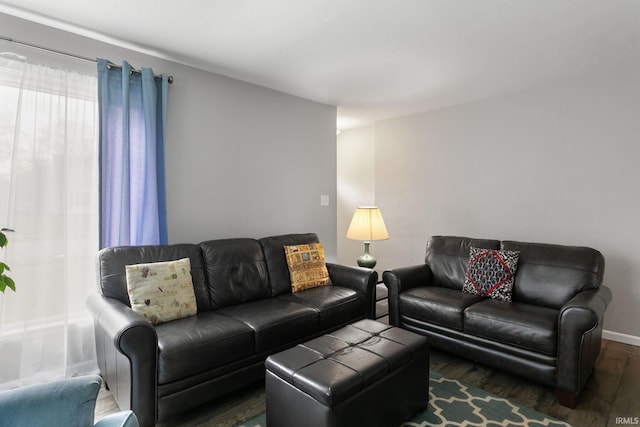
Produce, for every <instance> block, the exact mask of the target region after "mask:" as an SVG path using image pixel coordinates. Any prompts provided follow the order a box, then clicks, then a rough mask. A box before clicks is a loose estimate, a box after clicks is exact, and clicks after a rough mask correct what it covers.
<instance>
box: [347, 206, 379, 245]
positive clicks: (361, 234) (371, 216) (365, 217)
mask: <svg viewBox="0 0 640 427" xmlns="http://www.w3.org/2000/svg"><path fill="white" fill-rule="evenodd" d="M347 237H348V238H349V239H353V240H362V241H365V242H370V241H372V240H386V239H388V238H389V233H388V232H387V227H386V226H385V225H384V220H383V219H382V214H381V213H380V209H378V208H377V207H375V206H363V207H358V208H356V211H355V212H354V214H353V218H352V219H351V225H349V229H348V230H347Z"/></svg>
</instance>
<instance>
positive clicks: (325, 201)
mask: <svg viewBox="0 0 640 427" xmlns="http://www.w3.org/2000/svg"><path fill="white" fill-rule="evenodd" d="M320 206H329V195H328V194H321V195H320Z"/></svg>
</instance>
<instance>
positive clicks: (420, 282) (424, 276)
mask: <svg viewBox="0 0 640 427" xmlns="http://www.w3.org/2000/svg"><path fill="white" fill-rule="evenodd" d="M432 279H433V273H432V272H431V267H429V265H428V264H419V265H412V266H409V267H401V268H395V269H393V270H387V271H385V272H384V273H382V281H383V282H384V284H385V286H386V287H387V289H388V290H389V294H388V298H389V324H391V325H393V326H400V307H399V299H400V294H401V293H402V292H403V291H406V290H407V289H411V288H415V287H418V286H429V285H430V284H431V282H432Z"/></svg>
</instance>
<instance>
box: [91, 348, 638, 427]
mask: <svg viewBox="0 0 640 427" xmlns="http://www.w3.org/2000/svg"><path fill="white" fill-rule="evenodd" d="M431 369H433V370H435V371H438V372H440V373H441V374H443V375H445V376H447V377H450V378H455V379H457V380H459V381H460V382H462V383H464V384H467V385H470V386H474V387H477V388H481V389H483V390H486V391H488V392H489V393H492V394H494V395H497V396H500V397H504V398H506V399H509V400H510V401H512V402H517V403H519V404H521V405H523V406H526V407H529V408H532V409H535V410H536V411H538V412H542V413H544V414H547V415H550V416H552V417H555V418H558V419H560V420H563V421H566V422H568V423H569V424H571V425H573V426H574V427H613V426H620V425H629V424H633V422H634V421H635V424H638V421H637V420H638V418H636V417H640V347H636V346H632V345H627V344H622V343H618V342H615V341H607V340H603V341H602V352H601V354H600V358H599V359H598V362H597V364H596V368H595V371H594V374H593V376H592V377H591V379H590V380H589V382H588V384H587V386H586V388H585V390H584V391H583V393H582V395H581V396H580V398H579V400H578V406H577V407H576V409H573V410H572V409H568V408H565V407H563V406H560V405H559V404H558V402H557V401H556V398H555V393H554V390H552V389H550V388H547V387H543V386H541V385H538V384H535V383H532V382H530V381H527V380H524V379H522V378H520V377H517V376H515V375H510V374H507V373H504V372H502V371H499V370H496V369H492V368H489V367H486V366H483V365H480V364H477V363H474V362H472V361H470V360H467V359H464V358H462V357H458V356H455V355H452V354H449V353H444V352H442V351H438V350H432V351H431ZM116 411H118V408H117V406H116V403H115V401H114V400H113V397H112V396H111V393H109V391H107V390H105V389H104V387H103V389H102V391H101V392H100V396H99V398H98V404H97V407H96V419H100V418H102V417H104V416H105V415H107V414H110V413H112V412H116ZM263 411H264V387H263V386H262V385H260V384H258V385H256V386H254V387H250V388H248V389H244V390H242V391H240V392H237V393H234V394H232V395H230V396H228V397H227V398H224V399H220V400H218V401H216V402H214V403H212V404H209V405H205V406H203V407H201V408H198V409H196V410H193V411H188V412H187V413H185V414H181V415H179V416H176V417H173V418H171V419H168V420H165V421H163V422H162V423H161V424H159V426H162V427H169V426H176V427H177V426H216V427H218V426H220V427H223V426H225V427H226V426H228V427H231V426H234V425H236V424H238V423H239V422H241V421H244V420H247V419H250V418H252V417H254V416H255V415H257V414H259V413H261V412H263Z"/></svg>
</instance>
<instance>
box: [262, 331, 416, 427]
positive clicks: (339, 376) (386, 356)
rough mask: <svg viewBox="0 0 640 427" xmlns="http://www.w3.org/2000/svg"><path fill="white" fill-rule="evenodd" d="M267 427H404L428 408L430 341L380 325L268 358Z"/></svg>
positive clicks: (339, 333)
mask: <svg viewBox="0 0 640 427" xmlns="http://www.w3.org/2000/svg"><path fill="white" fill-rule="evenodd" d="M265 364H266V368H267V371H266V404H267V426H268V427H316V426H317V427H330V426H331V427H338V426H340V427H345V426H368V427H369V426H380V427H383V426H384V427H390V426H396V425H399V424H401V423H402V422H403V421H405V420H407V419H408V418H409V417H410V416H411V415H412V414H414V413H415V412H417V411H418V410H424V409H425V408H426V407H427V403H428V401H429V349H428V344H427V339H426V338H425V337H423V336H421V335H417V334H415V333H413V332H409V331H406V330H404V329H400V328H396V327H392V326H389V325H386V324H384V323H380V322H376V321H374V320H361V321H359V322H356V323H354V324H352V325H349V326H345V327H344V328H342V329H339V330H337V331H335V332H332V333H330V334H327V335H323V336H321V337H318V338H315V339H313V340H311V341H308V342H306V343H304V344H299V345H297V346H295V347H292V348H290V349H288V350H285V351H283V352H280V353H277V354H274V355H272V356H269V357H268V358H267V360H266V362H265Z"/></svg>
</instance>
